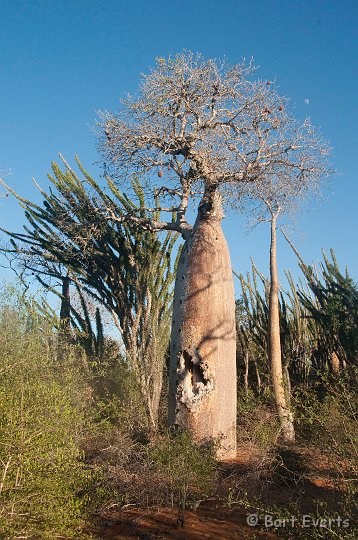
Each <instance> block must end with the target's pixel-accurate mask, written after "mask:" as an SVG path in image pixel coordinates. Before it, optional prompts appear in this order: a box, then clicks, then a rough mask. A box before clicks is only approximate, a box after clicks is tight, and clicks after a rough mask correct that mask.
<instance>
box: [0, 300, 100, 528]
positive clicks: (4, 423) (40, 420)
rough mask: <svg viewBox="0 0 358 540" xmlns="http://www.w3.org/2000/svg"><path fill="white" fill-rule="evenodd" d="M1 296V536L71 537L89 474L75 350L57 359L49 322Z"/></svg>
mask: <svg viewBox="0 0 358 540" xmlns="http://www.w3.org/2000/svg"><path fill="white" fill-rule="evenodd" d="M5 299H6V300H5V304H4V303H3V305H2V306H0V460H1V461H0V492H1V508H0V530H1V532H2V535H3V536H2V538H6V539H16V538H39V539H40V538H46V539H48V538H55V537H56V536H58V535H62V536H66V537H68V538H72V537H77V538H78V534H79V531H80V530H81V529H82V525H83V519H84V517H85V516H86V514H87V511H88V510H89V503H90V498H89V496H87V495H86V493H89V491H90V486H91V483H92V480H93V479H92V472H91V470H89V469H88V467H86V466H85V463H84V461H83V452H82V451H81V443H82V440H83V439H84V437H85V435H86V433H87V431H88V429H89V427H90V423H91V418H90V415H89V414H90V413H89V411H90V410H91V390H90V387H89V385H88V384H87V382H86V381H85V379H84V376H83V375H82V374H81V371H83V365H81V354H80V353H79V352H78V351H76V350H67V353H66V354H65V355H63V354H61V358H60V359H59V358H58V355H57V351H56V349H57V345H56V335H55V334H54V333H53V332H52V330H51V324H50V322H49V321H47V320H46V318H45V317H43V316H40V315H39V314H38V313H37V312H36V310H35V309H34V308H33V307H32V305H31V302H30V303H27V302H25V301H24V300H23V299H22V300H21V298H18V297H16V296H11V295H9V294H8V291H7V292H6V294H5ZM3 302H4V301H3ZM82 537H84V536H82Z"/></svg>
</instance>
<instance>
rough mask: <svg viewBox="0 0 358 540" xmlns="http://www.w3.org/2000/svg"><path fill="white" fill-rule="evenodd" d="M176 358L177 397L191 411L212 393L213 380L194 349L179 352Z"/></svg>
mask: <svg viewBox="0 0 358 540" xmlns="http://www.w3.org/2000/svg"><path fill="white" fill-rule="evenodd" d="M178 358H179V362H178V370H177V372H178V387H177V397H178V398H179V401H180V402H181V403H184V404H185V405H186V406H187V408H188V409H190V410H192V409H195V408H196V407H197V406H198V405H199V404H200V402H201V400H202V399H203V397H204V396H206V395H207V394H209V393H210V392H211V391H212V389H213V386H214V385H213V380H212V378H210V377H209V374H208V367H207V365H206V364H205V363H204V362H203V361H202V358H201V356H200V354H199V351H198V349H197V348H196V347H190V348H189V349H185V350H184V351H181V352H180V353H179V354H178Z"/></svg>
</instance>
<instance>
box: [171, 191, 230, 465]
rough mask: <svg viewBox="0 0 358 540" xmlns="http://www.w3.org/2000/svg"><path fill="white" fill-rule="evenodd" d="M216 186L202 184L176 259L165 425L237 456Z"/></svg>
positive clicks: (226, 262) (226, 278) (226, 275)
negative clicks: (193, 217) (203, 188)
mask: <svg viewBox="0 0 358 540" xmlns="http://www.w3.org/2000/svg"><path fill="white" fill-rule="evenodd" d="M222 218H223V212H222V206H221V197H220V194H219V192H218V190H217V189H216V188H215V187H214V188H207V189H206V192H205V194H204V197H203V199H202V201H201V203H200V205H199V210H198V217H197V219H196V222H195V225H194V228H193V230H192V232H191V233H190V236H189V238H188V239H187V241H186V242H185V244H184V246H183V249H182V253H181V257H180V260H179V265H178V271H177V279H176V285H175V293H174V306H173V322H172V339H171V351H170V353H171V355H170V356H171V358H170V374H169V424H170V425H175V426H177V427H179V428H180V429H187V430H188V431H189V432H190V433H191V436H192V438H193V440H194V441H196V442H198V443H205V442H208V441H210V440H212V439H217V440H218V441H219V446H218V451H217V455H218V458H219V459H226V458H230V457H234V456H235V455H236V331H235V301H234V285H233V278H232V269H231V262H230V255H229V250H228V247H227V243H226V240H225V237H224V234H223V231H222V228H221V220H222Z"/></svg>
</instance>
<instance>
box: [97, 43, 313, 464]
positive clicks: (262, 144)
mask: <svg viewBox="0 0 358 540" xmlns="http://www.w3.org/2000/svg"><path fill="white" fill-rule="evenodd" d="M254 71H255V68H254V66H253V64H252V62H249V63H245V62H242V63H240V64H237V65H234V66H229V65H228V64H227V63H226V61H217V60H205V59H204V58H203V57H202V56H201V55H200V54H193V53H191V52H183V53H180V54H177V55H175V56H174V57H169V58H168V59H164V58H159V59H157V62H156V66H155V67H154V69H152V70H151V72H150V73H149V74H148V75H143V76H142V80H141V85H140V89H139V92H138V94H137V95H136V96H129V97H127V98H126V99H123V100H122V101H121V106H120V108H119V110H118V112H116V113H111V112H102V113H100V120H99V126H98V127H99V149H100V151H101V153H102V155H103V156H104V159H105V160H106V165H107V166H108V170H109V171H110V172H111V174H112V175H113V177H115V178H116V181H118V182H126V181H127V179H128V177H129V176H130V175H131V174H133V173H135V174H136V175H139V176H140V177H144V178H145V181H146V185H147V188H148V194H149V195H150V196H151V198H152V200H153V208H151V209H148V210H149V211H160V212H168V213H169V214H170V215H173V216H174V217H173V218H171V219H168V220H167V221H157V220H155V219H152V220H151V219H148V218H147V217H142V216H141V215H140V213H138V212H129V213H128V214H127V215H126V216H123V217H121V218H120V219H124V220H129V221H131V222H132V223H136V224H137V225H138V226H142V227H145V228H149V229H151V230H163V229H167V230H175V231H178V232H179V233H180V234H181V235H182V236H183V238H184V240H185V244H184V246H183V250H182V253H181V257H180V260H179V265H178V270H177V278H176V284H175V292H174V308H173V321H172V334H171V351H170V353H171V359H170V374H169V386H170V388H169V424H171V425H173V424H174V425H177V426H179V427H181V428H186V429H189V431H190V432H191V433H192V436H193V438H194V440H197V441H198V442H203V441H205V440H207V439H211V438H220V440H221V442H220V447H219V451H218V454H219V456H220V457H230V456H233V455H235V449H236V427H235V425H236V365H235V363H236V358H235V302H234V288H233V281H232V271H231V264H230V256H229V251H228V247H227V244H226V240H225V238H224V235H223V232H222V229H221V221H222V219H223V216H224V214H223V202H225V201H227V200H231V199H232V197H235V198H236V195H237V193H238V191H240V190H241V189H244V188H245V187H246V186H247V185H251V184H257V183H263V184H264V183H265V182H266V181H267V179H268V178H270V175H272V174H274V175H281V174H287V171H290V170H294V171H295V172H296V177H297V178H299V177H301V176H305V175H306V174H309V173H310V171H311V172H312V171H314V170H315V169H316V167H317V163H316V161H317V160H316V158H317V154H319V155H321V154H320V152H321V149H320V147H319V145H318V146H317V147H316V146H315V147H314V149H312V150H311V149H310V148H309V147H307V146H305V151H304V152H303V151H302V146H301V144H299V140H300V135H297V134H296V132H295V130H296V128H297V126H296V124H295V123H294V122H293V121H292V120H291V118H290V117H289V116H288V115H287V113H286V110H285V108H286V105H287V100H285V99H283V98H280V96H279V95H278V94H277V92H276V90H275V89H274V85H272V84H271V83H270V82H269V81H262V80H253V73H254ZM278 126H279V127H280V129H278ZM301 132H302V133H303V134H304V139H303V140H304V142H305V145H307V142H308V141H310V140H311V139H312V137H313V133H312V132H311V128H310V125H309V123H306V124H303V125H302V126H301ZM154 173H156V174H157V176H158V179H157V180H156V181H155V180H154ZM190 201H193V203H194V208H195V209H196V219H195V222H194V224H193V225H191V224H190V223H189V222H188V221H187V211H188V207H189V203H190ZM105 217H106V219H116V217H115V216H112V215H111V212H110V209H109V211H108V213H107V215H106V216H105Z"/></svg>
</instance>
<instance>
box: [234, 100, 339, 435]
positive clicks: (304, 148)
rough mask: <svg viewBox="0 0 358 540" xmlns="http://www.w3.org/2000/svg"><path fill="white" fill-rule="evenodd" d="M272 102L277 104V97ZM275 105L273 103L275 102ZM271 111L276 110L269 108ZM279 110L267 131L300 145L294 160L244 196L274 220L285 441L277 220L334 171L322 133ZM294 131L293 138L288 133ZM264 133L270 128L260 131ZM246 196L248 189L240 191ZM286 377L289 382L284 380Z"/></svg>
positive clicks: (276, 365)
mask: <svg viewBox="0 0 358 540" xmlns="http://www.w3.org/2000/svg"><path fill="white" fill-rule="evenodd" d="M272 105H273V106H274V107H275V108H276V109H277V103H275V102H273V103H272ZM272 108H273V107H272ZM278 111H279V113H282V114H283V105H282V104H280V105H279V106H278ZM269 113H270V114H272V113H271V110H270V111H269ZM280 116H281V115H280V114H279V115H277V118H274V120H273V121H271V122H270V124H271V127H268V128H267V130H268V132H269V131H270V130H271V129H272V128H273V129H274V130H275V131H277V134H275V135H274V138H275V139H276V140H277V141H278V142H277V144H280V145H281V144H282V143H283V142H284V144H286V145H287V146H286V148H287V153H288V152H289V151H290V149H291V148H292V147H294V148H295V149H296V150H297V154H296V156H295V161H294V162H293V163H290V161H289V160H286V159H284V160H283V161H282V163H280V164H277V166H276V167H273V168H271V169H270V170H269V171H268V172H267V174H265V173H264V174H263V176H262V178H261V179H260V180H259V181H257V182H255V183H252V184H250V185H249V186H246V192H245V193H244V196H245V197H247V198H248V199H249V202H251V203H252V204H253V205H254V206H253V207H252V206H251V209H252V215H253V217H254V219H256V220H257V221H269V222H270V226H271V240H270V293H269V304H268V308H269V313H268V325H269V330H268V352H269V364H270V370H271V381H272V389H273V395H274V398H275V402H276V407H277V413H278V416H279V419H280V423H281V429H282V434H281V435H282V440H283V441H284V442H286V443H290V442H293V441H294V439H295V434H294V427H293V414H292V411H291V410H290V406H289V403H290V395H289V394H290V392H289V384H288V383H289V379H288V377H287V375H288V370H287V366H285V370H284V371H285V373H286V377H284V374H283V367H282V354H281V338H280V309H279V279H278V270H277V240H276V230H277V220H278V219H279V217H280V215H281V214H283V213H288V212H292V211H293V210H295V209H296V207H297V206H298V203H299V201H300V199H303V198H304V197H305V196H306V195H308V194H313V193H316V192H317V189H318V183H319V181H320V179H321V178H322V177H323V176H326V175H327V174H328V173H329V169H328V167H327V164H326V160H325V156H326V155H328V153H329V149H328V147H327V145H326V144H325V143H324V141H323V139H322V137H321V136H320V135H319V134H317V133H316V132H315V130H314V128H313V127H312V126H311V124H310V122H309V121H308V120H306V121H305V122H304V123H303V124H302V125H298V124H297V123H296V122H295V121H294V120H293V119H292V118H290V117H289V116H287V115H286V114H284V116H283V118H281V117H280ZM290 133H291V141H289V140H288V139H287V135H288V134H290ZM261 134H262V136H264V137H265V136H266V135H265V130H262V131H261ZM240 195H241V196H242V195H243V193H242V192H241V193H240ZM284 378H286V385H285V384H284Z"/></svg>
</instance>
